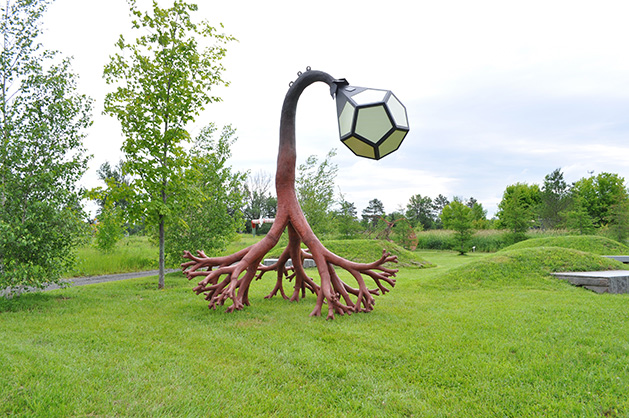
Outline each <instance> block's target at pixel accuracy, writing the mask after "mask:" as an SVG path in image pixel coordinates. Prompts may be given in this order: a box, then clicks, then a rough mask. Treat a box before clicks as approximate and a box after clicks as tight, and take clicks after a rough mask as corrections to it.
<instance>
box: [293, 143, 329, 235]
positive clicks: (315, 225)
mask: <svg viewBox="0 0 629 418" xmlns="http://www.w3.org/2000/svg"><path fill="white" fill-rule="evenodd" d="M335 155H336V149H332V150H330V152H328V154H327V155H326V156H325V158H324V159H323V161H321V162H319V159H318V158H317V156H315V155H311V156H310V157H308V158H307V159H306V162H305V163H303V164H301V165H300V166H299V167H298V168H297V170H298V172H297V179H296V183H295V191H296V192H297V198H298V199H299V204H300V205H301V210H302V211H303V212H304V215H305V216H306V219H307V220H308V223H309V224H310V226H311V227H312V230H313V231H314V232H315V234H317V235H322V234H327V233H330V232H331V231H332V230H333V218H334V216H333V215H334V214H333V212H332V206H333V205H334V189H335V186H334V184H335V181H336V174H337V172H338V166H337V165H336V164H335V163H333V162H332V158H334V156H335Z"/></svg>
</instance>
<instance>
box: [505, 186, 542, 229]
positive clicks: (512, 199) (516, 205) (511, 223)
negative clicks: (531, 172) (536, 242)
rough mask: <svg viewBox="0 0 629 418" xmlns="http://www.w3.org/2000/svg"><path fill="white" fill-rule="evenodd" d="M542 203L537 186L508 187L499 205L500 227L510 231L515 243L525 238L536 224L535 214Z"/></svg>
mask: <svg viewBox="0 0 629 418" xmlns="http://www.w3.org/2000/svg"><path fill="white" fill-rule="evenodd" d="M540 202H541V195H540V190H539V187H538V186H537V185H536V184H532V185H530V186H529V185H528V184H526V183H516V184H512V185H510V186H507V188H506V189H505V191H504V193H503V195H502V200H501V201H500V203H499V204H498V214H497V215H498V219H499V220H500V225H501V227H503V228H506V229H508V230H509V231H510V234H511V237H512V238H513V240H514V241H518V240H521V239H523V238H524V233H525V232H526V231H528V230H529V228H531V227H532V226H533V225H534V224H535V213H536V210H537V208H538V207H539V204H540Z"/></svg>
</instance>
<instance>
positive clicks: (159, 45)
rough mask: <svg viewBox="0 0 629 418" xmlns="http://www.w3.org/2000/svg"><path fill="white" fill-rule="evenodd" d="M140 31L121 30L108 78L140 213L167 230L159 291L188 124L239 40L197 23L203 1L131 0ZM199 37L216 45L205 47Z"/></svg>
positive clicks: (111, 109) (108, 108) (108, 105)
mask: <svg viewBox="0 0 629 418" xmlns="http://www.w3.org/2000/svg"><path fill="white" fill-rule="evenodd" d="M130 9H131V13H132V15H133V16H134V17H135V18H134V20H133V25H132V27H133V29H135V30H137V31H140V32H141V34H140V35H139V36H138V37H137V38H136V39H135V41H133V42H127V41H126V40H125V38H124V37H123V36H122V35H121V36H120V39H119V40H118V43H117V46H118V48H119V49H120V51H119V52H118V53H117V54H115V55H114V56H113V57H112V58H111V60H110V62H109V64H107V65H106V66H105V69H104V77H105V80H106V82H107V83H108V84H111V85H114V86H116V87H115V90H114V91H113V92H110V93H108V94H107V96H106V98H105V113H107V114H109V115H112V116H115V117H116V118H117V119H118V121H119V122H120V124H121V125H122V131H123V133H124V134H125V136H126V138H125V141H124V145H123V147H122V150H123V151H124V153H125V156H126V160H127V164H126V167H127V170H128V172H129V174H131V175H132V176H133V179H134V180H133V184H132V186H133V188H134V190H135V198H134V200H133V203H134V205H133V209H134V213H135V215H136V217H141V216H145V215H146V219H147V221H148V222H150V223H153V224H154V225H156V226H157V229H158V231H159V232H158V235H159V285H158V286H159V288H160V289H161V288H163V287H164V256H165V234H166V231H165V227H166V221H167V217H168V214H169V213H170V212H171V210H172V204H171V198H172V196H173V195H175V194H176V193H178V190H177V188H176V187H173V185H174V183H173V181H172V180H173V179H175V178H177V177H179V176H180V175H181V174H182V172H183V170H184V167H186V165H187V164H188V160H189V156H188V154H187V152H186V145H187V144H188V143H189V142H190V135H189V134H188V131H187V130H186V127H187V124H188V123H189V122H192V121H194V119H195V117H196V116H198V115H199V113H200V112H201V111H202V110H203V109H204V107H205V106H206V105H207V104H209V103H212V102H216V101H220V98H219V97H217V96H211V95H209V94H208V93H209V92H210V91H211V88H212V87H213V86H217V85H227V84H228V83H227V82H225V81H224V80H223V78H222V73H223V71H224V68H223V66H222V64H221V62H220V61H221V60H222V59H223V57H224V56H225V53H226V49H225V44H226V43H227V42H229V41H231V40H233V39H234V38H232V37H231V36H227V35H224V34H222V33H219V32H218V31H217V30H216V29H215V28H213V27H212V26H210V25H209V23H208V22H206V21H203V22H201V23H194V22H193V21H192V18H191V13H193V12H195V11H197V6H196V5H195V4H188V3H186V2H185V1H183V0H175V1H174V3H173V6H172V7H171V8H168V9H162V8H160V7H159V6H158V5H157V2H156V1H154V2H153V9H152V11H150V12H142V11H140V10H138V8H137V7H136V2H135V1H134V0H130ZM199 38H208V39H210V40H212V41H213V42H214V44H213V46H209V47H206V48H202V47H201V46H200V45H199Z"/></svg>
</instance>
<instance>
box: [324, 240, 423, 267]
mask: <svg viewBox="0 0 629 418" xmlns="http://www.w3.org/2000/svg"><path fill="white" fill-rule="evenodd" d="M323 245H325V246H326V248H327V249H328V250H330V251H332V252H333V253H334V254H336V255H338V256H341V257H344V258H347V259H348V260H351V261H356V262H358V263H372V262H374V261H376V260H378V259H379V258H380V257H381V256H382V249H383V248H384V249H386V250H387V251H389V252H390V253H391V254H393V255H397V258H398V263H397V264H392V263H390V264H392V267H395V266H397V267H416V268H425V267H434V265H433V264H431V263H430V262H428V261H426V260H424V259H423V258H421V257H419V256H418V255H417V254H415V253H414V252H412V251H408V250H405V249H404V248H402V247H400V246H399V245H397V244H395V243H393V242H389V241H376V240H371V239H352V240H330V241H325V242H324V243H323Z"/></svg>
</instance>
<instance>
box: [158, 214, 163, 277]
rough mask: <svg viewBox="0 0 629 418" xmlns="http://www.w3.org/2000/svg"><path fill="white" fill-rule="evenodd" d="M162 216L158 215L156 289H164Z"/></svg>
mask: <svg viewBox="0 0 629 418" xmlns="http://www.w3.org/2000/svg"><path fill="white" fill-rule="evenodd" d="M164 263H165V258H164V215H159V284H158V285H157V288H158V289H163V288H164V274H165V268H164Z"/></svg>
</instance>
